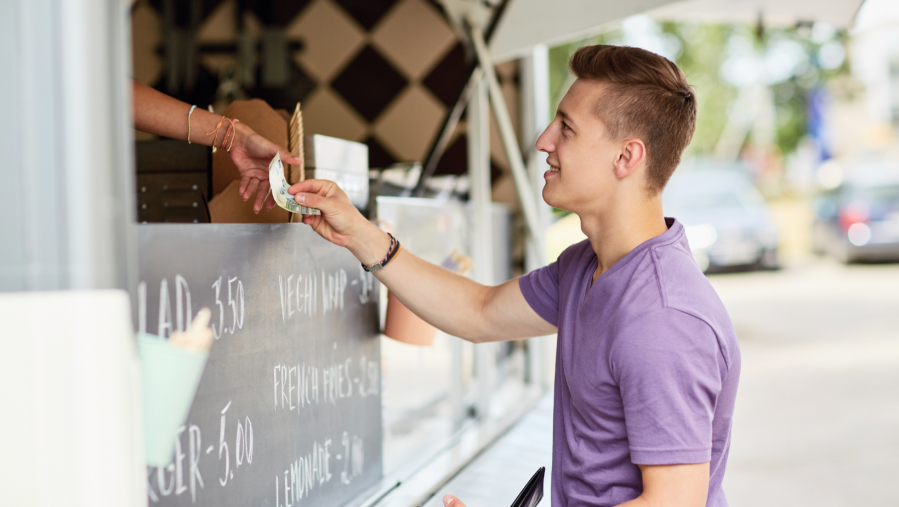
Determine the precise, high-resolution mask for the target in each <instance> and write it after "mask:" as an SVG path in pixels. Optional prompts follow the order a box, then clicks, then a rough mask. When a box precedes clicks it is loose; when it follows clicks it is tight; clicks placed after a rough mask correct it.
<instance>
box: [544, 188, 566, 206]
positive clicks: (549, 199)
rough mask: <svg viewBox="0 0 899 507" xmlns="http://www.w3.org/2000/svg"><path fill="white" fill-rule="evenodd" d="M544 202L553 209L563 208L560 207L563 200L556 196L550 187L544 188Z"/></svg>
mask: <svg viewBox="0 0 899 507" xmlns="http://www.w3.org/2000/svg"><path fill="white" fill-rule="evenodd" d="M543 202H545V203H546V204H548V205H549V206H552V207H553V208H562V206H560V204H561V200H560V199H559V198H558V196H556V195H555V192H553V191H552V190H550V188H549V186H545V187H543Z"/></svg>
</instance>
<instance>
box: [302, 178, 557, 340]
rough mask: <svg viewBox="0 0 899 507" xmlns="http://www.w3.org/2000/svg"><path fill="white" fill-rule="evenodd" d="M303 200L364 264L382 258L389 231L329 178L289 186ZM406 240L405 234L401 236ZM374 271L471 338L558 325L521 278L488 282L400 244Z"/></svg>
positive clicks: (417, 306) (328, 235) (418, 308)
mask: <svg viewBox="0 0 899 507" xmlns="http://www.w3.org/2000/svg"><path fill="white" fill-rule="evenodd" d="M289 191H290V193H292V194H296V201H297V203H299V204H303V205H306V206H311V207H313V208H318V209H320V210H321V213H322V214H321V216H316V215H304V216H303V222H304V223H306V224H308V225H310V226H312V228H313V229H315V231H316V232H318V233H319V234H320V235H321V236H322V237H323V238H325V239H327V240H328V241H331V242H332V243H334V244H336V245H339V246H344V247H347V248H348V249H349V250H350V251H351V252H352V253H353V255H355V256H356V258H357V259H359V261H360V262H362V264H364V265H366V266H370V265H372V264H375V263H378V262H380V261H381V260H383V259H384V256H385V255H386V254H387V251H388V250H389V249H390V238H389V237H388V236H387V234H386V233H385V232H383V231H382V230H380V229H379V228H378V227H377V226H375V225H374V224H372V223H371V222H369V221H368V220H366V219H365V217H363V216H362V215H361V214H360V213H359V212H358V211H357V210H356V208H355V207H353V205H352V203H351V202H350V200H349V199H348V198H347V196H346V194H345V193H344V192H343V191H342V190H340V188H338V187H337V185H336V184H334V183H333V182H330V181H323V180H306V181H303V182H300V183H297V184H296V185H293V186H292V187H290V190H289ZM398 239H399V240H400V241H402V238H398ZM375 276H377V277H378V279H379V280H380V281H381V282H382V283H383V284H384V285H386V286H387V288H388V289H390V291H391V292H392V293H393V294H394V295H395V296H396V297H397V298H399V300H400V301H402V302H403V304H405V305H406V306H407V307H409V309H410V310H412V311H413V312H414V313H415V314H416V315H418V316H419V317H421V318H423V319H424V320H425V321H427V322H429V323H431V324H432V325H434V326H435V327H437V328H438V329H440V330H442V331H444V332H446V333H449V334H451V335H453V336H458V337H460V338H464V339H466V340H469V341H472V342H476V343H477V342H485V341H500V340H512V339H517V338H527V337H532V336H542V335H547V334H551V333H554V332H555V331H556V327H555V326H553V325H552V324H550V323H549V322H547V321H546V320H544V319H543V318H542V317H540V316H539V315H538V314H537V313H536V312H535V311H534V310H532V309H531V307H530V305H529V304H528V302H527V301H526V300H525V298H524V296H523V295H522V292H521V289H520V287H519V285H518V279H515V280H511V281H508V282H506V283H504V284H502V285H499V286H497V287H488V286H484V285H481V284H479V283H476V282H474V281H472V280H470V279H468V278H465V277H463V276H459V275H456V274H454V273H452V272H450V271H449V270H447V269H444V268H442V267H439V266H435V265H434V264H431V263H429V262H426V261H424V260H422V259H420V258H419V257H416V256H415V255H413V254H412V253H410V252H409V251H407V250H405V249H401V250H400V252H399V254H397V255H396V257H394V258H393V260H391V261H390V263H389V264H388V265H387V266H386V267H385V268H384V269H381V270H379V271H377V272H376V273H375Z"/></svg>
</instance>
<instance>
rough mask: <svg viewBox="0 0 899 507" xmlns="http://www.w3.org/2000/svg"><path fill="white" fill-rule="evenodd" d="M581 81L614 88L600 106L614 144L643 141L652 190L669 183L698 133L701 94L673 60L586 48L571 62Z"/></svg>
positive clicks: (633, 51)
mask: <svg viewBox="0 0 899 507" xmlns="http://www.w3.org/2000/svg"><path fill="white" fill-rule="evenodd" d="M568 67H569V69H571V73H572V74H574V75H575V76H576V77H578V78H579V79H588V80H594V81H599V82H602V83H605V84H608V85H609V91H608V93H607V94H606V95H605V96H604V97H603V100H602V102H601V103H600V104H598V107H597V110H598V113H599V117H600V119H601V120H602V121H603V123H605V125H606V127H607V128H608V129H609V134H610V135H611V137H612V138H613V139H623V138H624V137H627V136H638V137H639V138H640V139H642V140H643V143H644V144H645V145H646V157H647V187H648V188H647V190H648V191H649V192H650V194H653V195H654V194H657V193H658V192H660V191H661V190H662V189H663V188H665V184H666V183H668V179H669V178H671V174H672V173H674V169H676V168H677V165H678V164H679V163H680V158H681V155H682V154H683V152H684V150H685V149H686V148H687V145H688V144H690V140H691V139H692V138H693V131H694V130H695V129H696V95H695V94H694V93H693V89H692V87H691V86H690V85H689V83H687V78H686V77H685V76H684V73H683V72H681V70H680V69H679V68H678V67H677V65H675V64H674V63H672V62H671V61H670V60H668V59H667V58H665V57H663V56H659V55H657V54H655V53H651V52H649V51H646V50H644V49H639V48H632V47H626V46H606V45H598V46H585V47H582V48H580V49H578V50H577V52H575V53H574V54H573V55H571V58H570V59H569V61H568Z"/></svg>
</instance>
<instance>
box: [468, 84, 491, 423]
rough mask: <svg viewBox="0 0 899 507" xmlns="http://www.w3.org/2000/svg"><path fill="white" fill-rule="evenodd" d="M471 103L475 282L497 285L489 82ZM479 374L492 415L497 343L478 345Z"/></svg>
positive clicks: (483, 411) (483, 405)
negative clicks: (494, 248) (494, 265)
mask: <svg viewBox="0 0 899 507" xmlns="http://www.w3.org/2000/svg"><path fill="white" fill-rule="evenodd" d="M473 85H474V86H473V89H472V94H471V98H470V99H469V101H468V117H467V118H468V134H467V135H468V175H469V178H470V179H471V200H470V205H471V256H472V261H473V262H474V279H475V281H477V282H478V283H482V284H484V285H494V284H495V283H496V280H495V277H494V273H493V213H492V206H493V202H492V201H493V199H492V197H491V194H492V192H491V189H490V103H489V100H488V98H487V82H486V81H485V80H484V79H478V80H477V81H475V82H474V83H473ZM475 374H476V376H477V379H478V396H477V413H478V417H482V418H485V417H487V416H488V415H489V414H490V405H491V395H492V393H493V384H494V383H495V382H496V344H495V343H482V344H478V345H475Z"/></svg>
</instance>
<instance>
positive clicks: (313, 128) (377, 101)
mask: <svg viewBox="0 0 899 507" xmlns="http://www.w3.org/2000/svg"><path fill="white" fill-rule="evenodd" d="M186 3H188V4H198V5H194V7H193V9H194V10H192V11H191V10H190V8H182V9H181V11H184V12H180V11H179V13H178V15H179V16H181V17H182V18H184V17H185V16H187V17H190V16H193V23H194V26H195V27H196V31H195V38H196V43H197V44H201V45H203V47H207V48H212V49H211V50H209V51H203V52H200V53H198V56H197V59H198V60H199V62H198V63H199V65H198V67H199V69H200V70H199V74H198V75H197V76H194V77H193V78H192V79H193V81H192V83H193V85H192V86H191V87H190V90H184V89H183V87H182V88H178V87H177V86H175V87H173V86H171V85H172V83H175V84H178V83H179V82H183V79H181V77H183V76H178V77H179V79H180V81H179V79H172V75H171V74H172V72H173V71H172V70H171V69H173V68H174V67H173V66H172V64H171V63H170V60H169V59H167V58H166V57H165V54H164V51H161V50H160V48H162V47H166V45H165V43H166V41H167V39H166V37H172V36H173V35H172V33H173V31H172V30H167V29H166V27H167V26H171V21H169V24H166V22H165V19H166V18H165V16H164V11H165V4H164V2H163V0H142V1H141V2H140V3H138V4H137V5H136V6H135V7H134V10H133V12H132V21H133V42H134V44H133V48H134V49H133V51H134V77H135V79H137V80H139V81H142V82H144V83H146V84H149V85H151V86H154V87H156V88H157V89H159V90H161V91H163V92H166V93H170V94H172V95H175V96H177V97H179V98H182V99H184V100H186V101H189V102H193V103H197V104H198V105H202V106H205V103H204V101H206V102H208V103H212V104H214V105H215V107H216V110H221V109H223V108H224V107H225V106H226V105H227V102H228V101H230V100H233V98H235V97H236V98H244V97H259V98H263V99H265V100H267V101H268V102H269V103H270V104H271V105H272V106H273V107H275V108H285V109H288V110H290V109H292V108H293V104H295V103H296V102H297V101H300V102H302V104H303V110H304V119H305V122H306V131H307V132H315V133H320V134H325V135H330V136H335V137H340V138H343V139H350V140H355V141H360V142H364V143H366V144H367V145H368V146H369V150H370V164H371V167H385V166H387V165H390V164H392V163H393V162H397V161H422V160H423V158H424V157H426V156H427V152H428V149H429V148H430V146H431V143H432V142H433V141H434V139H435V137H436V136H437V134H438V131H439V129H440V127H441V125H442V122H443V119H444V116H445V115H446V114H447V111H448V110H449V108H451V107H452V106H453V105H454V103H455V101H456V99H457V97H458V96H459V94H460V92H461V90H462V88H463V87H464V85H465V83H466V81H467V79H468V76H469V74H470V72H471V65H472V64H471V62H470V61H469V60H468V59H467V58H466V54H465V50H464V47H463V45H462V44H461V43H460V42H459V40H458V39H457V36H456V34H455V33H454V32H453V30H452V28H451V27H450V24H449V23H448V22H447V20H446V19H445V17H444V14H443V12H442V11H441V9H440V7H439V6H438V5H437V4H436V3H435V2H433V1H430V0H305V1H303V0H299V1H268V2H252V1H248V0H218V1H216V0H199V1H198V2H186ZM169 9H171V7H169ZM238 12H241V13H242V15H240V16H238ZM168 15H169V18H168V19H170V20H171V19H173V18H172V13H171V11H169V13H168ZM238 17H240V19H238ZM176 21H177V20H176ZM181 22H182V24H184V23H185V22H184V20H183V19H182V20H181ZM272 27H275V29H274V30H273V29H272ZM240 33H244V34H250V35H251V37H252V38H253V39H255V40H256V41H258V44H259V46H260V47H261V46H262V45H263V44H265V43H266V38H267V37H282V38H284V37H286V39H288V40H290V41H295V42H294V43H293V44H292V45H291V46H290V48H291V49H290V52H291V54H290V58H289V69H288V70H287V72H286V74H285V75H284V76H283V79H284V80H285V81H284V83H283V84H282V85H280V86H271V85H270V84H267V80H268V81H271V79H267V76H269V77H270V75H271V74H269V75H266V74H265V72H268V71H267V70H266V69H265V64H264V62H258V65H257V68H256V75H254V76H252V78H251V81H252V83H251V84H250V85H247V80H246V78H244V79H243V81H242V82H241V80H240V79H234V76H235V75H237V74H239V72H240V69H238V68H237V67H238V58H237V56H236V54H235V52H234V51H232V52H231V53H229V52H228V51H224V50H223V51H218V52H216V51H215V50H214V49H215V48H217V47H232V48H234V47H238V46H239V45H240V41H241V37H240V35H239V34H240ZM175 36H177V35H175ZM244 37H245V38H246V35H245V36H244ZM169 47H171V46H169ZM260 58H261V57H260ZM497 70H498V71H499V75H500V77H501V80H502V81H503V87H504V91H505V92H506V96H507V102H508V105H509V106H510V109H511V111H512V114H513V116H514V115H515V114H516V112H517V109H518V107H517V93H518V92H517V86H516V84H515V81H516V79H517V76H516V74H517V69H516V65H515V64H514V63H511V64H506V65H501V66H500V67H499V68H498V69H497ZM237 83H241V84H237ZM232 88H235V89H232ZM237 88H239V89H237ZM513 119H514V118H513ZM464 128H465V125H464V122H463V123H462V124H461V125H460V127H459V128H458V129H457V132H456V133H455V136H456V137H455V139H454V140H453V141H452V142H451V145H450V148H449V150H448V151H447V153H446V156H445V157H444V159H442V161H441V164H440V166H439V167H438V173H454V174H461V173H464V172H465V171H466V170H467V167H466V157H465V136H464V135H462V134H463V133H464ZM494 130H495V127H494ZM493 138H494V139H495V140H494V141H493V142H492V143H491V144H492V145H493V149H492V155H493V156H492V158H493V161H494V165H495V166H496V168H495V171H494V172H495V175H496V176H499V175H500V174H501V173H503V172H505V168H506V167H507V164H506V157H505V154H504V153H503V152H502V150H501V148H500V143H499V138H498V135H497V133H494V136H493Z"/></svg>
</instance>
